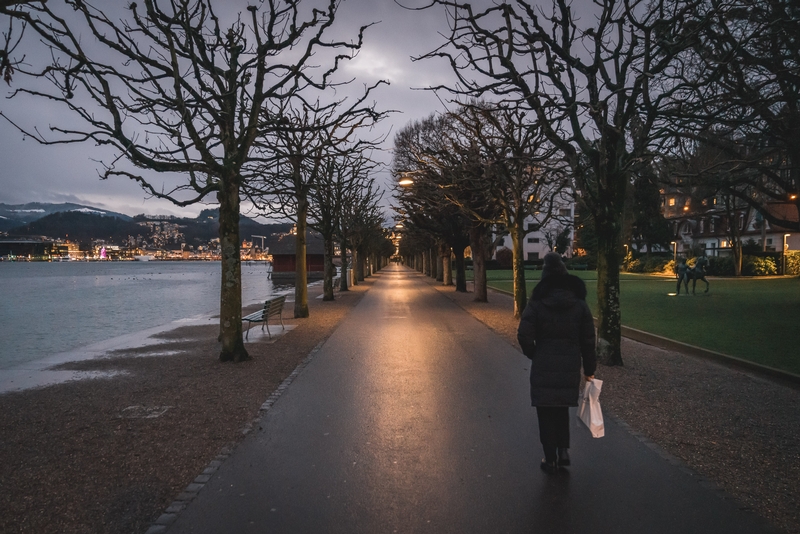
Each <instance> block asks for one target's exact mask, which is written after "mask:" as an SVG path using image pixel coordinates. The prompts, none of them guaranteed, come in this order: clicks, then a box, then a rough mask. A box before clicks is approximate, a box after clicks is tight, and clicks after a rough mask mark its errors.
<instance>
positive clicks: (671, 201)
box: [669, 197, 675, 206]
mask: <svg viewBox="0 0 800 534" xmlns="http://www.w3.org/2000/svg"><path fill="white" fill-rule="evenodd" d="M669 205H670V206H674V205H675V198H674V197H673V198H670V199H669Z"/></svg>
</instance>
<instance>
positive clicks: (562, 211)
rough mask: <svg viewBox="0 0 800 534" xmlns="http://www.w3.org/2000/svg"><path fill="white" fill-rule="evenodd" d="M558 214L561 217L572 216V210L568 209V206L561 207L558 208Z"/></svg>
mask: <svg viewBox="0 0 800 534" xmlns="http://www.w3.org/2000/svg"><path fill="white" fill-rule="evenodd" d="M558 215H559V216H561V217H571V216H572V210H571V209H569V208H562V209H560V210H558Z"/></svg>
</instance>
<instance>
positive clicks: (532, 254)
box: [528, 252, 539, 260]
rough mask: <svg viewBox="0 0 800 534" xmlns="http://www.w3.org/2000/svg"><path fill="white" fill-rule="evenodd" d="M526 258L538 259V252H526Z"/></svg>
mask: <svg viewBox="0 0 800 534" xmlns="http://www.w3.org/2000/svg"><path fill="white" fill-rule="evenodd" d="M528 259H529V260H538V259H539V253H538V252H528Z"/></svg>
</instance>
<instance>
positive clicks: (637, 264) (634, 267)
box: [625, 258, 644, 273]
mask: <svg viewBox="0 0 800 534" xmlns="http://www.w3.org/2000/svg"><path fill="white" fill-rule="evenodd" d="M625 266H626V269H625V270H626V271H628V272H629V273H643V272H644V262H643V261H642V260H641V258H638V259H635V260H630V261H629V262H627V263H626V264H625Z"/></svg>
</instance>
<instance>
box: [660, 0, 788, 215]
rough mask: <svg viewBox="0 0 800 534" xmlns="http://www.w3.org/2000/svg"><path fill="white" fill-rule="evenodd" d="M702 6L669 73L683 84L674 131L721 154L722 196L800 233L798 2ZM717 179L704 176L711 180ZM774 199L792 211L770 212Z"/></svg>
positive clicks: (749, 0)
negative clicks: (724, 170)
mask: <svg viewBox="0 0 800 534" xmlns="http://www.w3.org/2000/svg"><path fill="white" fill-rule="evenodd" d="M701 6H702V9H698V11H697V13H696V14H694V16H693V17H692V18H693V23H694V24H696V25H697V27H698V38H697V39H695V40H694V41H693V46H692V49H691V50H690V51H686V52H684V53H683V54H682V55H681V62H680V63H678V64H676V67H675V69H673V70H672V71H670V72H668V73H667V74H668V75H669V76H667V78H668V79H669V80H670V81H671V82H672V83H673V84H675V85H677V86H679V87H680V88H681V90H680V91H679V92H678V93H676V95H675V101H676V103H675V105H674V106H673V109H674V110H675V113H674V116H673V117H672V119H673V121H674V122H673V125H674V129H675V135H676V136H677V137H681V138H688V139H690V140H691V141H692V142H700V143H702V144H703V145H705V146H706V147H708V146H714V147H715V148H716V149H717V150H718V151H720V155H721V156H724V158H723V159H725V160H726V161H725V162H724V163H722V162H720V164H722V165H724V166H726V167H728V170H729V171H730V172H729V173H728V175H727V178H726V180H725V183H726V184H728V185H730V187H728V188H727V190H726V194H729V195H732V196H735V197H737V198H738V201H739V203H746V204H748V205H749V206H751V207H752V208H754V209H756V210H758V211H759V212H760V213H761V215H762V217H763V218H764V219H766V220H767V221H769V223H770V224H773V225H779V226H781V227H783V228H787V229H793V230H800V157H798V154H800V39H799V38H798V35H800V6H798V4H797V3H796V2H787V1H784V0H764V1H761V0H758V1H757V0H735V1H723V0H707V1H706V2H704V3H703V4H701ZM748 170H749V171H750V172H747V171H748ZM701 178H702V177H701V176H697V177H696V180H699V179H701ZM718 178H719V176H714V175H713V172H712V173H710V175H709V181H710V182H712V183H715V182H716V183H718V182H719V181H718ZM778 204H781V205H783V206H788V205H791V206H793V209H790V210H786V209H771V207H772V206H774V205H778Z"/></svg>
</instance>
